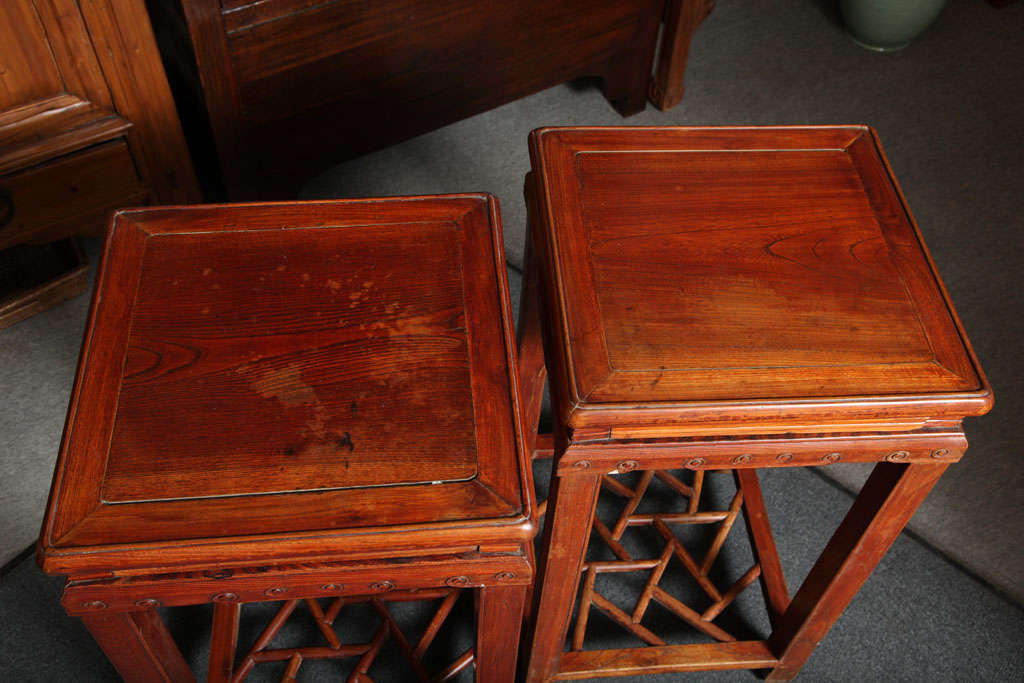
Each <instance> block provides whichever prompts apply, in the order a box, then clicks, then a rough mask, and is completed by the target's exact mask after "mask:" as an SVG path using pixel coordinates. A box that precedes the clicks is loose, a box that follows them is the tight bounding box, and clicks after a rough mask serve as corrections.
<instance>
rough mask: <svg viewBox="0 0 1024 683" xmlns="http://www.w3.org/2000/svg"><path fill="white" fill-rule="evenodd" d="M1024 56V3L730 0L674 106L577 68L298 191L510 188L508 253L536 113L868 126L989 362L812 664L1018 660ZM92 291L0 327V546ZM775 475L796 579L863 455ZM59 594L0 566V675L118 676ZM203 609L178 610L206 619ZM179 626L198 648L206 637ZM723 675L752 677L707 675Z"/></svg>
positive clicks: (35, 470) (19, 539)
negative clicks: (870, 36)
mask: <svg viewBox="0 0 1024 683" xmlns="http://www.w3.org/2000/svg"><path fill="white" fill-rule="evenodd" d="M1022 66H1024V3H1017V4H1014V5H1011V6H1009V7H1007V8H1004V9H1002V10H996V9H993V8H992V7H991V6H990V5H989V4H988V3H986V2H983V1H982V0H952V1H951V2H950V3H949V6H948V7H947V8H946V10H945V11H944V12H943V14H942V15H941V16H940V18H939V20H938V21H937V22H936V24H935V25H934V26H933V27H931V28H930V29H929V30H928V31H927V32H926V33H925V34H924V35H923V36H921V37H920V38H919V39H918V40H917V41H916V42H914V43H913V44H912V45H911V46H910V47H909V48H908V49H907V50H905V51H903V52H901V53H897V54H892V55H881V54H873V53H870V52H867V51H864V50H862V49H861V48H859V47H857V46H856V45H854V44H853V43H852V42H851V41H850V40H849V39H848V38H847V37H846V36H845V35H844V33H843V31H842V28H841V26H840V25H839V24H838V18H837V12H836V10H835V3H833V2H829V1H827V0H774V1H769V0H748V1H747V2H736V1H733V2H728V1H722V0H720V1H719V3H718V7H717V8H716V10H715V11H714V13H713V14H712V15H711V17H710V18H709V20H708V21H707V22H706V23H705V24H704V25H703V26H702V27H701V29H700V31H699V32H698V34H697V37H696V39H695V41H694V45H693V49H692V52H691V60H690V67H689V72H688V75H687V93H686V97H685V99H684V101H683V104H682V105H680V106H679V107H677V108H676V109H674V110H672V111H670V112H667V113H663V112H658V111H656V110H654V109H653V108H652V107H648V109H647V111H646V112H644V113H642V114H640V115H637V116H635V117H632V118H630V119H628V120H627V121H625V122H623V120H622V119H621V118H619V117H618V115H617V114H615V112H614V111H613V110H612V109H611V108H610V107H609V106H608V104H607V103H606V102H605V100H604V99H603V98H602V96H601V95H600V93H599V92H598V90H597V89H596V88H595V87H594V86H593V84H588V83H576V84H567V85H564V86H559V87H556V88H552V89H550V90H546V91H544V92H541V93H538V94H536V95H534V96H532V97H528V98H525V99H523V100H520V101H518V102H514V103H512V104H509V105H506V106H504V107H501V108H499V109H496V110H494V111H491V112H487V113H485V114H482V115H480V116H476V117H473V118H471V119H468V120H466V121H463V122H460V123H457V124H454V125H451V126H448V127H446V128H443V129H441V130H438V131H435V132H433V133H430V134H427V135H424V136H421V137H419V138H416V139H414V140H411V141H408V142H406V143H404V144H401V145H398V146H395V147H392V148H389V149H387V150H383V151H381V152H378V153H375V154H372V155H369V156H367V157H364V158H361V159H358V160H355V161H352V162H348V163H345V164H342V165H340V166H338V167H336V168H335V169H332V170H331V171H329V172H327V173H325V174H323V175H321V176H320V177H318V178H316V179H314V180H313V181H312V182H310V184H309V185H308V186H307V188H306V190H305V192H304V196H305V197H310V198H312V197H357V196H380V195H398V194H420V193H434V192H462V191H476V190H485V191H490V192H493V193H495V194H497V195H498V196H499V198H500V200H501V203H502V215H503V219H504V224H505V242H506V246H507V251H508V255H509V260H510V263H511V264H512V265H513V266H518V264H519V262H520V260H521V253H522V244H523V226H524V213H525V212H524V208H523V204H522V199H521V194H520V192H521V187H522V177H523V174H524V173H525V172H526V170H527V169H528V167H529V161H528V158H527V149H526V135H527V134H528V132H529V131H530V130H531V129H533V128H536V127H538V126H542V125H573V124H598V125H600V124H606V125H621V124H623V123H627V124H629V125H671V124H679V125H698V124H700V125H704V124H769V123H868V124H870V125H873V126H874V127H875V128H876V129H877V130H878V131H879V133H880V135H881V138H882V141H883V143H884V145H885V147H886V151H887V153H888V156H889V158H890V161H891V162H892V165H893V168H894V170H895V172H896V175H897V177H898V178H899V179H900V182H901V184H902V187H903V190H904V192H905V194H906V196H907V199H908V201H909V203H910V206H911V208H912V210H913V211H914V213H915V215H916V216H917V219H918V221H919V223H920V225H921V228H922V231H923V233H924V235H925V238H926V240H927V241H928V244H929V246H930V247H931V250H932V253H933V256H934V258H935V261H936V263H937V265H938V267H939V270H940V272H941V273H942V274H943V277H944V279H945V281H946V284H947V286H948V288H949V290H950V294H951V296H952V298H953V300H954V302H955V303H956V305H957V309H958V311H959V313H960V315H961V317H962V319H963V321H964V324H965V326H966V328H967V330H968V333H969V335H970V337H971V339H972V341H973V342H974V345H975V348H976V350H977V352H978V355H979V357H980V359H981V362H982V365H983V366H984V368H985V369H986V371H987V373H988V375H989V378H990V380H991V382H992V385H993V387H994V389H995V393H996V407H995V409H994V410H993V412H992V413H991V414H989V415H988V416H986V417H984V418H980V419H975V420H972V421H970V422H969V423H968V424H966V426H965V427H966V429H967V432H968V436H969V439H970V441H971V449H970V451H969V453H968V455H967V457H966V458H965V459H964V461H963V462H962V463H960V464H958V465H956V466H954V467H952V468H951V469H950V471H949V473H948V474H947V475H946V477H945V478H944V479H943V480H942V481H941V482H940V483H939V485H938V487H937V488H936V490H935V491H934V492H933V493H932V495H931V496H930V497H929V499H928V500H927V501H926V502H925V504H924V506H923V507H922V509H921V510H920V511H919V512H918V514H917V515H916V516H915V518H914V520H913V521H912V522H911V526H910V528H911V530H912V532H913V534H914V536H913V537H907V536H905V537H904V538H902V539H901V540H900V541H899V542H898V543H897V545H896V546H895V547H894V549H893V551H892V553H890V555H889V556H888V557H887V558H886V560H885V561H884V563H883V565H882V567H881V568H880V569H879V572H878V574H876V576H875V577H873V578H872V579H871V580H870V581H869V583H868V585H867V586H866V587H865V589H864V591H863V592H862V594H861V595H860V596H859V597H858V598H857V599H856V600H855V602H854V604H853V605H852V606H851V608H850V611H849V612H848V613H847V615H846V616H844V617H843V619H842V620H841V621H840V623H839V624H838V625H837V627H836V629H835V630H834V631H833V632H832V633H831V634H830V637H829V638H828V639H826V641H825V644H823V645H822V646H821V648H819V651H818V652H817V653H816V655H815V657H814V658H812V660H811V663H810V664H809V666H808V669H807V671H806V673H805V676H804V678H805V679H807V680H837V681H839V680H851V681H852V680H863V679H865V678H884V679H886V680H906V681H916V680H936V679H940V680H986V681H987V680H1021V679H1022V678H1024V668H1022V664H1021V659H1020V657H1021V655H1020V649H1021V646H1022V645H1024V632H1022V623H1024V622H1022V619H1021V613H1020V612H1019V611H1018V610H1017V608H1016V607H1014V606H1013V605H1012V604H1011V602H1007V601H1005V600H1004V599H1003V598H1004V597H1006V598H1009V599H1010V600H1011V601H1012V602H1016V603H1017V604H1024V577H1022V574H1021V571H1020V566H1021V560H1022V558H1024V552H1022V550H1021V540H1022V539H1024V496H1022V494H1021V491H1022V490H1024V470H1022V468H1021V467H1020V466H1019V460H1020V457H1021V456H1022V455H1024V453H1022V448H1021V446H1020V443H1021V441H1020V440H1019V439H1017V438H1015V437H1016V434H1015V431H1014V429H1015V427H1016V426H1017V423H1018V422H1019V418H1018V416H1019V415H1021V414H1022V413H1024V390H1022V389H1024V359H1022V354H1021V353H1020V346H1021V343H1020V339H1022V338H1024V290H1022V288H1021V286H1020V276H1021V274H1022V273H1024V267H1022V266H1024V239H1022V238H1021V236H1020V235H1021V228H1022V227H1024V225H1022V219H1021V216H1024V153H1022V150H1024V126H1022V124H1024V68H1022ZM86 249H87V252H89V253H90V254H91V255H92V256H93V257H95V254H96V251H97V249H98V245H97V244H96V242H91V241H87V242H86ZM513 274H514V273H513ZM514 284H518V283H517V282H516V283H514ZM86 299H87V297H79V298H77V299H74V300H71V301H69V302H66V303H65V304H63V305H61V306H59V307H57V308H55V309H53V310H51V311H48V312H46V313H44V314H41V315H37V316H35V317H33V318H31V319H29V320H27V321H25V322H22V323H20V324H18V325H16V326H14V327H12V328H10V329H7V330H3V331H0V396H2V397H3V403H2V404H0V501H2V503H0V505H2V508H0V564H3V563H6V562H8V561H9V560H11V559H12V558H14V557H15V556H16V555H17V554H18V553H19V552H20V551H21V550H23V549H24V548H25V547H26V546H28V545H29V544H30V543H31V542H32V541H33V539H34V537H35V536H36V535H37V533H38V528H39V523H40V520H41V517H42V510H43V507H44V505H45V500H46V494H47V491H48V488H49V481H50V476H51V473H52V468H53V463H54V459H55V456H56V450H57V445H58V442H59V439H60V433H61V429H62V425H63V419H64V411H65V409H66V404H67V399H68V395H69V391H70V387H71V381H72V378H73V375H74V367H75V362H76V359H77V354H78V348H79V343H80V338H81V333H82V329H83V325H84V319H85V312H86V308H87V304H88V302H87V300H86ZM787 474H789V475H791V476H788V477H779V476H777V475H775V474H774V473H772V474H771V475H767V476H766V477H765V486H766V489H771V491H770V496H771V497H770V500H769V506H770V511H771V512H772V514H773V519H774V520H775V522H776V524H777V525H779V527H780V531H779V532H778V534H779V543H780V546H781V550H782V552H783V554H784V557H787V556H789V559H788V561H789V562H790V563H792V565H790V564H787V570H790V568H791V566H792V572H791V573H790V582H791V585H792V586H793V587H795V585H796V584H795V583H794V582H793V577H794V576H795V577H800V576H802V575H803V573H805V572H806V569H807V567H809V562H810V561H811V559H812V558H813V551H816V550H817V549H818V548H820V547H821V545H822V543H823V542H824V539H825V538H827V535H828V532H829V531H830V530H831V529H832V528H833V527H834V523H835V521H836V520H837V514H838V512H837V510H836V509H834V507H833V506H830V505H829V504H828V501H830V500H831V501H834V500H836V498H837V496H840V497H841V496H845V495H846V494H845V493H843V492H842V491H840V490H839V489H837V488H835V487H833V485H832V484H829V483H827V482H826V480H825V479H823V478H822V477H828V478H830V480H831V481H833V482H835V483H836V484H838V486H840V487H842V488H844V489H846V490H855V489H856V488H857V487H859V484H860V482H861V481H862V479H863V477H864V476H865V475H866V471H865V470H864V469H862V468H859V467H856V466H832V467H829V468H825V469H823V470H822V471H821V476H818V475H817V474H815V473H810V472H803V473H787ZM847 498H848V496H847ZM787 526H788V529H787ZM782 529H786V530H785V531H782ZM737 552H739V551H737ZM738 557H741V556H738ZM737 562H738V564H737V566H740V565H742V560H741V559H738V560H737ZM56 596H57V584H55V583H54V582H53V581H52V580H49V579H45V578H44V577H42V576H41V575H39V573H38V571H37V570H36V569H35V568H34V565H33V564H32V562H31V560H29V561H25V562H22V563H21V564H19V565H17V566H16V567H15V568H14V569H13V570H12V571H11V572H10V573H9V574H8V575H7V576H6V577H5V578H4V579H3V582H2V584H0V598H2V600H0V617H2V618H0V632H2V633H3V639H2V640H3V643H4V648H3V650H2V652H0V674H2V676H3V678H5V679H6V678H14V677H15V676H17V677H18V678H21V679H22V680H65V679H67V678H69V674H68V672H75V674H74V676H73V678H74V679H76V680H90V678H89V677H90V676H95V677H96V680H99V679H104V680H107V679H109V678H110V677H111V675H112V672H111V671H110V669H109V666H108V665H106V664H105V662H104V661H103V660H102V658H101V657H100V656H99V655H98V654H97V651H96V649H95V646H93V645H92V644H91V642H90V641H89V640H88V638H87V636H86V635H85V634H84V631H83V630H82V629H81V627H80V626H79V625H78V624H76V623H75V622H73V621H71V620H68V619H66V618H64V617H63V616H61V614H60V611H59V607H58V606H57V602H56ZM1001 596H1002V597H1001ZM755 611H756V610H755ZM197 614H198V613H193V614H192V616H191V617H190V616H189V615H188V614H186V615H184V616H177V617H175V616H174V615H172V618H173V619H175V620H176V621H177V622H178V623H179V626H180V625H182V624H189V623H192V624H193V625H199V624H201V623H203V619H202V618H201V617H202V615H197ZM190 618H191V619H193V621H191V622H190V621H189V619H190ZM752 623H753V628H754V630H757V627H758V625H757V623H756V621H755V622H752ZM179 631H180V632H181V633H182V634H183V635H184V634H185V633H186V631H187V629H184V627H183V626H182V628H181V629H179ZM191 640H192V641H194V645H195V647H193V648H192V649H191V650H189V652H190V656H192V657H194V658H196V659H195V661H196V662H198V661H199V660H200V658H201V656H202V649H203V647H205V645H204V644H203V643H205V640H204V638H202V637H201V634H198V635H195V637H193V638H191ZM43 651H45V652H46V655H45V656H40V652H43ZM197 668H201V667H197ZM7 672H11V674H12V675H10V676H8V675H7ZM744 677H747V678H744ZM719 678H720V679H721V680H753V679H751V678H749V674H742V673H731V674H715V675H714V677H713V676H711V675H701V676H700V680H718V679H719ZM382 680H383V679H382Z"/></svg>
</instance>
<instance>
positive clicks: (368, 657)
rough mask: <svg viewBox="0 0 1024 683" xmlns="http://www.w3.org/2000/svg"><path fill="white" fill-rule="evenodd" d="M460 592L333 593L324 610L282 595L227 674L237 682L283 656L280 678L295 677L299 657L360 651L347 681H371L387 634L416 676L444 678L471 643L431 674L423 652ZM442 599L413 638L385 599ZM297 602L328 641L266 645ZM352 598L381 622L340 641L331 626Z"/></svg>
mask: <svg viewBox="0 0 1024 683" xmlns="http://www.w3.org/2000/svg"><path fill="white" fill-rule="evenodd" d="M462 592H463V590H462V589H459V588H442V589H434V590H419V591H393V592H390V593H381V594H379V595H374V596H372V597H368V598H367V597H361V598H355V599H354V598H334V599H332V600H331V603H330V605H329V606H328V608H327V609H326V610H324V609H323V607H322V606H321V604H320V602H319V601H318V600H316V599H305V600H301V599H295V600H286V601H285V602H283V603H282V604H281V607H280V609H278V611H277V614H276V615H275V616H274V618H273V619H271V621H270V623H269V624H268V625H267V627H266V628H265V629H264V630H263V633H262V634H260V636H259V638H257V639H256V642H255V643H254V644H253V646H252V648H251V649H250V650H249V652H248V654H246V656H245V657H244V658H243V659H242V661H241V662H240V663H239V664H238V666H237V667H236V668H235V670H234V672H233V674H232V677H231V680H232V682H233V683H239V682H240V681H242V680H244V679H245V677H246V676H248V675H249V673H250V672H251V671H252V669H253V667H254V666H255V665H256V664H258V663H261V662H274V661H278V662H279V661H287V662H288V664H287V667H286V669H285V673H284V676H283V677H282V679H281V680H282V681H294V680H295V677H296V674H297V673H298V670H299V667H300V666H301V665H302V662H303V661H304V660H306V659H334V658H343V657H358V658H359V660H358V661H357V662H356V666H355V669H354V670H353V671H352V673H351V674H350V675H349V677H348V683H373V679H372V678H371V677H370V675H369V673H368V672H369V670H370V667H371V666H372V665H373V662H374V660H375V659H376V657H377V655H378V654H379V653H380V650H381V647H382V646H383V645H384V642H385V641H386V640H387V639H388V638H389V637H390V638H393V639H394V641H395V643H396V644H397V645H398V649H399V651H400V652H401V653H402V656H403V657H404V658H405V660H406V661H407V662H408V663H409V665H410V666H411V668H412V670H413V672H414V673H415V676H416V679H417V680H419V681H421V682H423V683H429V682H434V681H447V680H450V679H452V678H454V677H455V676H456V675H458V674H459V672H461V671H462V670H463V669H465V668H466V667H467V666H470V665H472V664H473V659H474V649H473V648H470V649H468V650H467V651H465V652H464V653H462V654H461V655H460V656H459V657H458V658H457V659H456V660H455V661H454V662H452V663H451V664H449V665H448V666H447V667H445V668H444V669H443V670H442V671H440V672H438V673H437V674H435V675H430V674H429V673H427V670H426V668H425V666H424V664H423V655H424V653H426V651H427V648H429V647H430V644H431V643H432V642H433V641H434V638H435V636H437V634H438V631H440V629H441V627H442V625H443V624H444V623H445V620H446V619H447V618H448V615H449V614H450V613H451V611H452V607H454V605H455V602H456V600H457V599H458V598H459V595H460V594H461V593H462ZM437 599H440V600H441V602H440V604H439V605H438V607H437V610H436V611H435V612H434V615H433V617H432V618H431V619H430V622H429V624H428V625H427V627H426V629H425V630H424V632H423V635H422V636H421V637H420V638H419V640H418V641H417V642H416V643H415V644H413V643H411V642H410V641H409V638H408V637H407V636H406V634H405V633H403V631H402V629H401V628H400V627H399V625H398V623H397V622H396V621H395V619H394V618H393V617H392V616H391V612H390V611H389V610H388V607H387V603H392V602H409V601H426V600H437ZM300 602H304V603H305V604H306V607H307V608H308V614H309V616H310V617H312V619H313V621H314V622H315V623H316V625H317V628H318V629H319V631H320V633H321V635H322V636H323V638H324V639H325V640H326V641H327V645H326V646H324V645H320V646H309V647H293V648H280V649H269V648H268V646H269V645H270V643H271V641H273V639H274V638H275V636H277V634H278V632H280V630H281V628H282V627H283V626H284V625H285V623H286V622H287V621H288V619H289V617H291V616H292V614H293V612H295V609H296V608H297V607H298V606H299V603H300ZM354 602H366V603H369V605H370V606H371V607H372V608H373V610H374V611H375V612H376V613H377V615H378V616H379V617H380V620H381V621H380V625H379V626H378V627H377V629H376V632H375V633H374V635H373V637H372V638H371V639H370V641H369V642H366V643H356V644H343V643H342V642H341V640H340V639H339V637H338V634H337V633H336V632H335V629H334V621H335V619H336V618H337V617H338V614H339V613H340V612H341V609H342V607H344V606H345V605H346V604H350V603H354Z"/></svg>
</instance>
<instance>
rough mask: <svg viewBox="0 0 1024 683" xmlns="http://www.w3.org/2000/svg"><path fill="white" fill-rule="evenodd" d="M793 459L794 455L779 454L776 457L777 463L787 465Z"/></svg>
mask: <svg viewBox="0 0 1024 683" xmlns="http://www.w3.org/2000/svg"><path fill="white" fill-rule="evenodd" d="M792 459H793V454H792V453H779V454H778V455H776V456H775V462H781V463H786V462H789V461H790V460H792Z"/></svg>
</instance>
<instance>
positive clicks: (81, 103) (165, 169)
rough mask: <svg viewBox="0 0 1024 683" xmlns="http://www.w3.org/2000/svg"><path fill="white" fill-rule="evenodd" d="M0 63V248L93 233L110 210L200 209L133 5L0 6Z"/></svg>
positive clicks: (138, 4)
mask: <svg viewBox="0 0 1024 683" xmlns="http://www.w3.org/2000/svg"><path fill="white" fill-rule="evenodd" d="M0 63H2V64H4V70H3V73H2V74H0V190H4V189H6V190H7V191H8V192H10V193H11V195H12V196H11V197H10V199H9V201H11V202H13V204H14V221H13V222H12V223H11V224H10V225H7V226H6V227H3V226H0V248H5V247H8V246H11V245H14V244H19V243H21V242H25V241H36V242H39V241H47V240H52V239H56V238H59V237H64V236H67V235H71V234H75V233H79V232H92V233H99V232H101V231H102V230H103V227H104V222H105V221H106V218H107V216H106V214H107V212H109V211H110V210H112V209H113V208H115V207H116V206H125V205H132V204H140V203H144V202H147V201H149V200H151V199H153V198H155V199H157V200H158V201H163V202H167V203H171V202H174V203H186V202H191V201H197V200H198V198H199V196H198V187H197V185H196V180H195V176H194V175H193V173H192V167H191V163H190V161H189V157H188V153H187V151H186V149H185V142H184V138H183V137H182V134H181V127H180V125H179V124H178V119H177V113H176V111H175V108H174V102H173V101H172V99H171V93H170V89H169V87H168V85H167V80H166V77H165V76H164V72H163V67H162V66H161V64H160V57H159V55H158V53H157V50H156V44H155V42H154V40H153V33H152V29H151V28H150V25H149V20H148V17H147V15H146V11H145V7H144V5H143V0H10V1H9V2H4V3H3V4H2V6H0ZM112 150H117V151H116V155H115V154H113V152H112ZM114 156H116V159H115V158H114ZM28 184H30V185H31V187H30V188H29V187H26V185H28ZM69 193H74V194H73V195H69Z"/></svg>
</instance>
